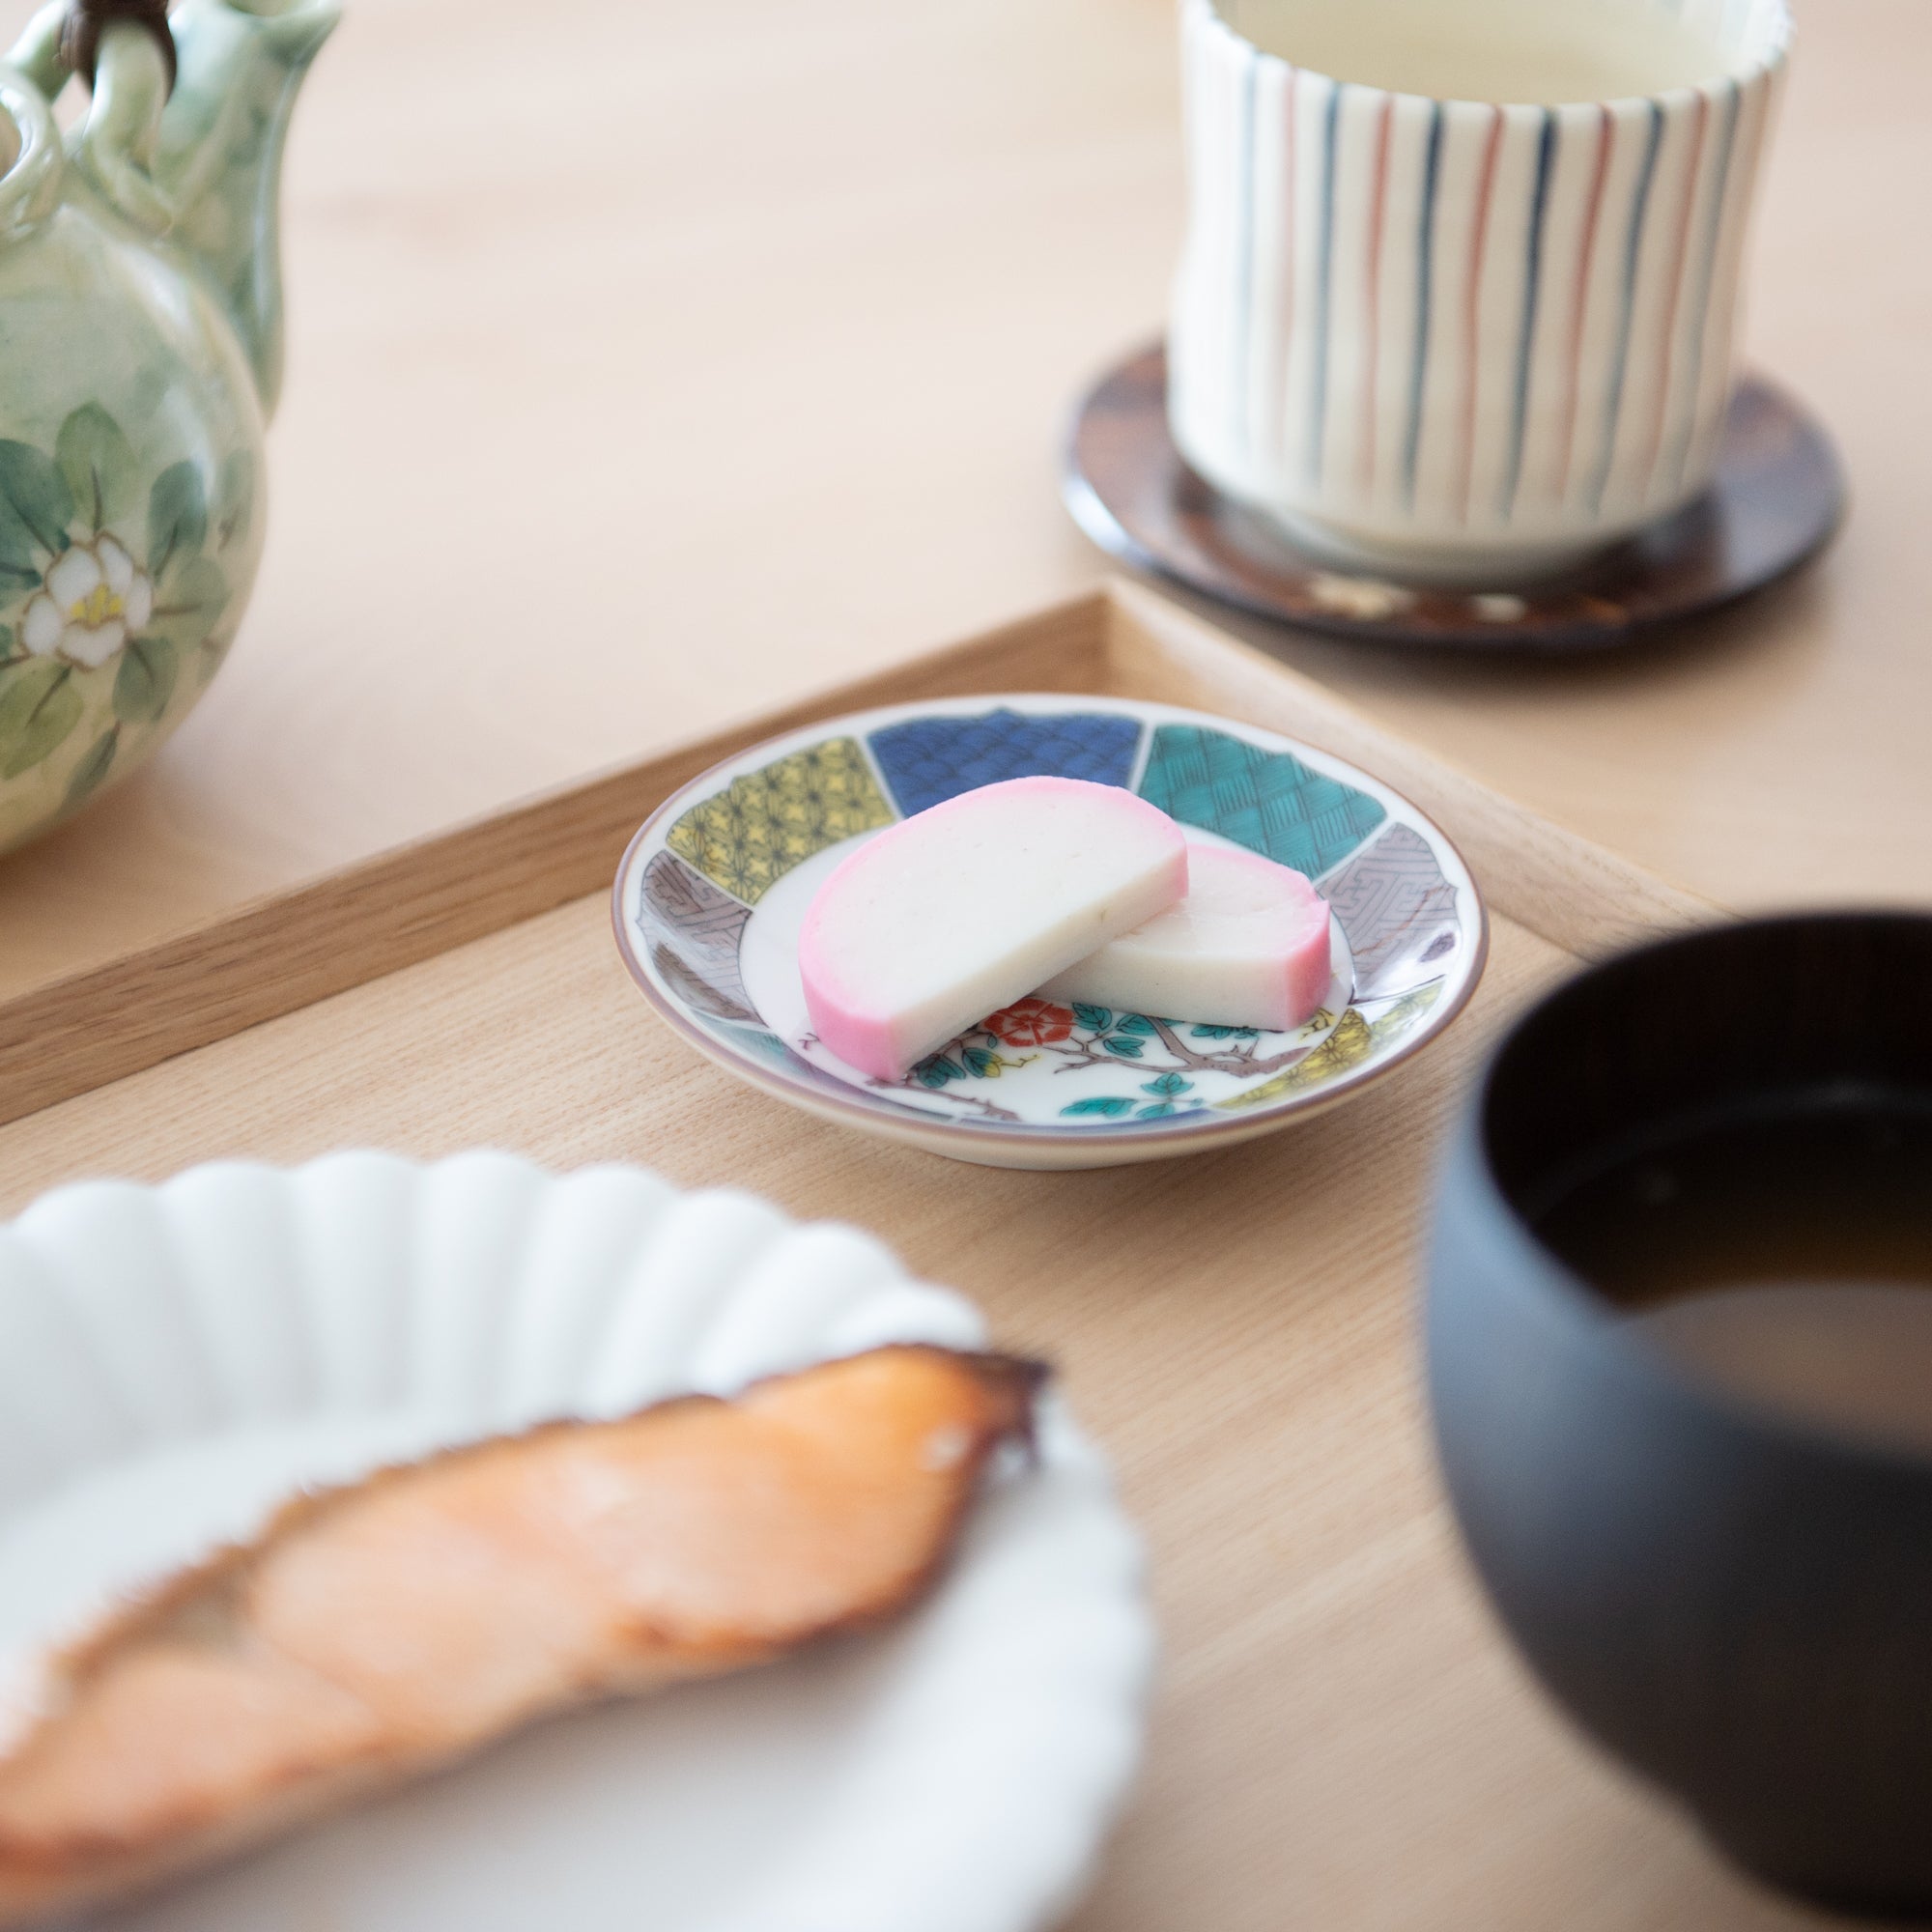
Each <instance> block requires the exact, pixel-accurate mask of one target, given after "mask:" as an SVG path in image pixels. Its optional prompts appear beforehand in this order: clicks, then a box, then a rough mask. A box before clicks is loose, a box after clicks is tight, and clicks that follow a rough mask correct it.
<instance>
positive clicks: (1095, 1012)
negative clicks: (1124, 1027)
mask: <svg viewBox="0 0 1932 1932" xmlns="http://www.w3.org/2000/svg"><path fill="white" fill-rule="evenodd" d="M1073 1023H1074V1025H1075V1026H1083V1027H1085V1028H1086V1029H1087V1030H1088V1032H1090V1033H1105V1032H1106V1031H1107V1029H1108V1028H1109V1027H1110V1026H1112V1025H1113V1024H1114V1009H1112V1008H1111V1007H1089V1006H1084V1005H1082V1003H1081V1002H1080V1001H1078V1000H1075V1001H1074V1003H1073Z"/></svg>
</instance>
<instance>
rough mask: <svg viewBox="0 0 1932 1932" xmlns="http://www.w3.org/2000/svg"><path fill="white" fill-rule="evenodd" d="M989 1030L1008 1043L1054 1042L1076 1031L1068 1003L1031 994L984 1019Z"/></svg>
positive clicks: (1022, 1044) (1043, 1043)
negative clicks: (1062, 1005) (1036, 997)
mask: <svg viewBox="0 0 1932 1932" xmlns="http://www.w3.org/2000/svg"><path fill="white" fill-rule="evenodd" d="M984 1024H985V1028H986V1031H987V1032H988V1033H989V1034H992V1035H993V1036H994V1037H996V1038H998V1039H1003V1040H1005V1041H1006V1043H1007V1044H1008V1045H1009V1046H1051V1045H1052V1044H1053V1042H1054V1041H1055V1040H1057V1039H1065V1038H1067V1037H1069V1036H1070V1035H1071V1034H1072V1032H1073V1015H1072V1013H1071V1012H1070V1011H1068V1010H1067V1009H1066V1008H1065V1007H1056V1006H1054V1005H1053V1004H1052V1002H1051V1001H1048V1000H1037V999H1033V998H1031V997H1029V998H1027V999H1024V1000H1015V1001H1014V1002H1013V1004H1012V1005H1011V1006H1009V1007H1003V1008H1001V1009H1000V1010H999V1011H998V1012H996V1013H994V1014H993V1015H991V1017H990V1018H988V1019H987V1020H986V1021H985V1022H984Z"/></svg>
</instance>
